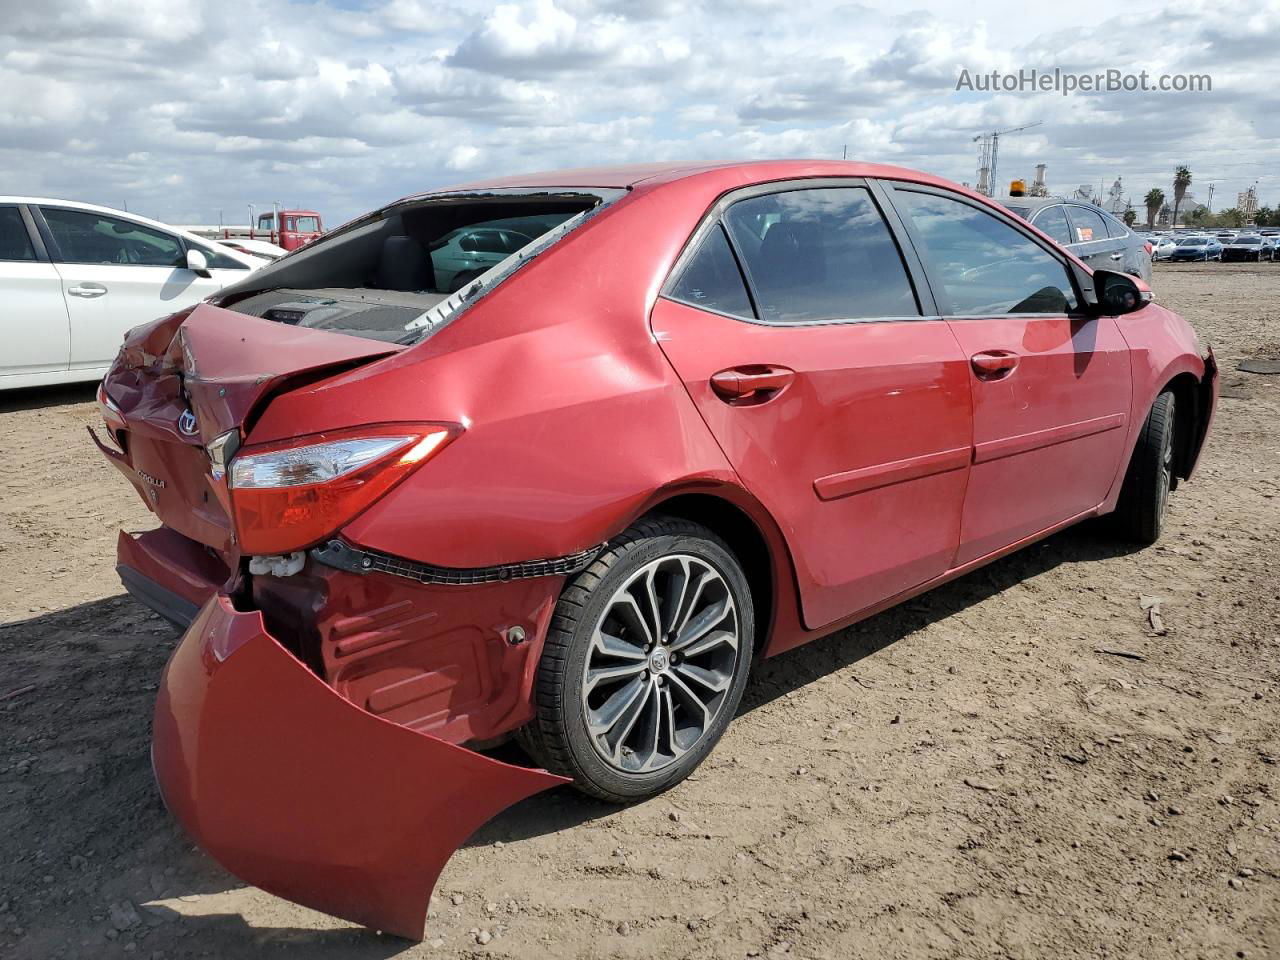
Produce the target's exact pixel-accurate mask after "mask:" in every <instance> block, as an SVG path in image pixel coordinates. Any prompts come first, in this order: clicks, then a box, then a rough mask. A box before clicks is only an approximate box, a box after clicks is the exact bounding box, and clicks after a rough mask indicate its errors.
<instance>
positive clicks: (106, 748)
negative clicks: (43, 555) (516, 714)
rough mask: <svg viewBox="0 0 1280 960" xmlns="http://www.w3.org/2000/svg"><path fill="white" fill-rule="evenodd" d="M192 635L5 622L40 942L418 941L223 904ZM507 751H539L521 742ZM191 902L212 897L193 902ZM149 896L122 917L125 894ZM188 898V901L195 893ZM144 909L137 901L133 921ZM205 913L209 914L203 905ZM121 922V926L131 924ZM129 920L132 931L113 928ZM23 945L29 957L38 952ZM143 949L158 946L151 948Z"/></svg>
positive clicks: (591, 806) (43, 945) (22, 844)
mask: <svg viewBox="0 0 1280 960" xmlns="http://www.w3.org/2000/svg"><path fill="white" fill-rule="evenodd" d="M1125 552H1129V550H1128V549H1127V548H1125V547H1124V546H1123V545H1118V544H1116V543H1114V542H1113V541H1110V540H1108V539H1107V538H1106V537H1105V536H1102V535H1100V534H1099V533H1098V531H1096V530H1095V529H1093V528H1092V527H1091V526H1089V525H1086V526H1084V527H1081V528H1076V529H1074V530H1070V531H1067V532H1065V533H1062V534H1059V535H1057V536H1055V537H1053V538H1051V539H1049V540H1047V541H1045V542H1043V543H1041V544H1039V545H1036V546H1034V547H1031V548H1029V549H1027V550H1024V551H1022V552H1020V553H1017V554H1014V555H1012V556H1010V557H1008V558H1005V559H1003V560H1000V561H998V562H996V563H994V564H992V565H990V566H988V567H986V568H984V569H982V570H979V571H975V572H974V573H971V574H969V575H967V576H965V577H963V578H962V579H960V580H957V581H954V582H953V583H950V584H947V585H945V586H942V587H940V588H938V589H936V590H934V591H932V592H930V593H928V594H925V595H923V596H922V597H919V598H917V599H915V600H912V601H910V602H908V603H906V604H904V605H902V606H900V607H897V608H894V609H892V610H890V611H887V612H885V613H882V614H880V615H878V616H876V617H873V618H871V619H869V620H866V621H864V622H862V623H860V624H857V625H855V626H853V627H850V628H848V629H846V630H843V631H840V632H839V633H837V634H834V635H832V636H830V637H826V638H823V639H821V640H818V641H816V642H814V643H811V644H808V645H807V646H805V647H802V648H800V649H797V650H795V651H792V652H790V653H787V654H784V655H782V656H780V657H777V658H775V659H773V660H770V661H765V662H763V663H760V664H758V665H757V667H756V670H755V673H754V675H753V678H752V681H751V683H750V684H749V685H748V688H747V693H746V696H745V698H744V701H743V704H742V707H741V710H740V713H746V712H749V711H752V710H756V709H759V708H760V707H762V706H765V705H766V704H768V703H770V702H772V701H773V700H775V699H777V698H778V697H781V696H784V695H786V694H787V693H789V692H791V691H794V690H797V689H800V688H802V687H804V686H805V685H806V684H808V683H810V682H811V681H813V680H815V679H817V678H819V677H821V676H824V675H826V674H829V673H831V672H832V671H835V670H840V669H843V668H846V667H849V666H851V665H853V664H856V663H858V662H859V661H861V660H863V659H865V658H867V657H869V656H872V655H873V654H875V653H876V652H878V651H880V650H883V649H885V648H886V647H888V646H890V645H892V644H893V643H895V642H897V641H898V640H899V639H901V638H903V637H905V636H907V635H909V634H911V633H913V632H914V631H916V630H918V629H920V628H921V627H923V626H925V625H927V624H929V623H931V622H934V621H938V620H941V619H944V618H946V617H949V616H951V615H953V614H956V613H959V612H961V611H963V610H965V609H966V608H968V607H970V606H971V605H973V604H975V603H978V602H980V601H981V600H983V599H985V598H987V597H989V596H991V595H992V594H994V593H997V592H999V591H1001V590H1005V589H1007V588H1008V587H1010V586H1012V585H1014V584H1017V583H1019V582H1021V581H1024V580H1026V579H1028V578H1030V577H1034V576H1037V575H1039V574H1041V573H1044V572H1046V571H1048V570H1051V569H1053V568H1054V567H1057V566H1059V565H1060V564H1064V563H1088V562H1091V561H1095V560H1101V559H1104V558H1108V557H1113V556H1116V555H1118V554H1122V553H1125ZM176 641H177V631H176V630H175V629H174V628H173V627H171V626H170V625H168V624H167V623H165V622H164V621H162V620H160V619H159V618H158V617H156V616H155V615H153V614H151V613H150V612H149V611H146V610H143V609H142V608H141V607H140V606H138V605H137V604H136V603H134V602H133V601H132V600H130V599H129V598H127V597H116V598H112V599H107V600H100V601H95V602H93V603H88V604H82V605H79V606H75V607H70V608H67V609H63V610H59V611H55V612H51V613H47V614H41V615H38V616H33V617H31V618H30V619H27V620H23V621H18V622H14V623H9V624H5V625H0V660H3V662H5V663H6V666H7V670H6V676H7V679H6V680H5V682H4V683H3V684H0V698H3V699H0V795H5V796H6V801H7V802H5V803H4V804H0V837H2V838H5V839H4V840H3V841H2V842H0V846H2V847H3V856H0V890H5V891H13V892H14V894H13V896H12V898H11V899H12V903H11V905H10V909H11V910H13V911H14V912H15V914H16V915H17V916H18V917H21V918H22V919H21V922H22V923H23V924H25V928H26V934H27V936H28V937H29V938H30V937H35V938H37V939H34V940H30V943H31V944H32V945H33V946H35V947H36V948H37V949H36V952H32V953H30V954H28V955H30V956H40V955H43V954H42V953H41V952H40V950H45V949H47V948H48V946H49V945H50V944H51V943H59V944H68V943H69V942H74V943H81V942H82V941H80V940H78V939H76V940H74V941H71V940H70V939H69V938H76V937H79V936H82V935H83V936H86V937H87V938H88V940H86V941H83V942H84V943H88V942H90V941H92V943H93V944H94V945H96V946H97V947H100V948H101V949H102V950H103V951H104V953H103V955H107V954H111V953H113V952H114V951H116V950H118V949H121V948H122V946H123V945H125V944H126V943H128V942H133V941H134V940H135V939H136V940H137V941H138V947H139V948H142V947H145V948H147V949H154V948H156V947H163V948H165V949H166V950H169V949H171V948H173V947H178V948H179V949H196V948H197V945H198V946H199V948H200V949H204V950H208V949H214V950H215V952H216V954H217V955H218V956H236V955H255V952H256V951H258V950H260V949H261V948H263V947H264V946H268V945H270V946H273V947H276V948H283V949H288V948H297V953H298V955H305V956H307V957H321V956H341V957H344V958H354V957H361V958H364V957H369V958H380V957H390V956H394V955H395V954H396V953H398V952H400V951H402V950H404V949H406V947H407V946H408V945H407V944H406V942H405V941H400V940H395V939H393V938H385V937H380V936H377V935H375V934H373V933H370V932H368V931H363V930H360V929H353V928H344V929H338V930H332V929H330V930H310V929H294V928H272V927H265V928H264V927H257V926H251V925H249V924H248V923H247V922H246V920H245V919H244V918H243V917H242V916H240V915H239V914H235V913H220V912H218V905H217V904H218V895H221V894H225V893H227V892H228V891H235V890H238V889H240V888H241V887H242V886H243V885H242V884H240V883H239V882H238V881H237V880H235V878H234V877H232V876H230V875H228V874H227V873H225V872H224V871H222V870H221V869H220V868H219V867H218V866H217V865H216V864H215V863H214V862H213V861H212V860H210V859H209V858H208V857H206V856H205V855H204V854H203V853H201V852H199V851H198V850H196V849H195V848H194V847H193V846H192V843H191V841H190V840H189V839H188V838H187V837H186V836H185V835H184V834H183V832H182V830H181V828H180V827H179V826H178V825H177V823H176V822H175V821H174V820H173V819H172V817H170V815H169V814H168V812H167V811H166V810H165V808H164V806H163V804H162V802H161V800H160V797H159V795H158V794H157V792H156V789H155V787H154V784H153V781H152V774H151V766H150V760H149V744H150V735H151V730H150V728H151V714H152V706H153V701H154V697H155V690H156V685H157V681H158V679H159V677H160V672H161V670H162V669H163V667H164V664H165V662H166V660H167V658H168V656H169V653H170V652H171V650H172V649H173V646H174V644H175V643H176ZM497 755H498V756H500V757H501V758H502V759H505V760H509V761H512V762H527V761H525V760H523V756H522V754H520V753H519V751H518V750H517V749H516V748H515V747H513V746H512V747H507V748H503V749H502V750H500V751H497ZM616 810H617V808H616V807H613V806H610V805H607V804H604V803H600V802H597V801H593V800H590V799H588V798H586V797H582V796H580V795H579V794H577V793H575V792H574V791H572V790H570V789H558V790H553V791H550V792H548V793H544V794H539V795H537V796H535V797H532V798H530V799H529V800H526V801H524V802H523V803H520V804H517V805H516V806H514V807H512V808H510V809H509V810H507V811H505V812H504V813H502V814H499V815H498V816H497V817H496V818H495V819H494V820H492V821H491V822H490V823H488V824H487V825H486V826H484V827H482V828H481V829H480V830H479V831H478V832H477V833H476V834H475V835H474V836H473V837H472V838H471V839H470V840H469V841H468V843H467V846H490V845H492V844H494V843H496V842H498V841H503V842H510V841H517V840H520V839H524V838H530V837H535V836H540V835H543V834H548V833H556V832H558V831H562V830H567V829H570V828H572V827H575V826H578V825H580V824H582V823H585V822H588V821H591V820H594V819H597V818H599V817H603V816H608V815H610V814H613V813H616ZM175 898H183V899H184V900H187V901H191V902H198V901H199V900H206V898H208V899H207V901H206V903H207V909H208V910H209V911H211V912H208V913H205V909H206V907H204V906H202V907H201V908H199V909H198V910H182V911H181V913H182V914H183V916H182V917H181V918H179V916H178V912H177V911H175V910H173V909H171V908H169V907H166V906H164V905H163V902H164V901H169V902H170V903H172V902H173V901H174V899H175ZM125 902H127V903H128V904H131V905H133V907H132V908H124V909H126V917H125V919H124V920H119V918H118V911H119V910H120V909H121V908H120V906H119V905H120V904H121V903H125ZM184 906H186V904H184ZM128 909H136V912H137V918H138V919H137V921H136V922H130V918H129V917H128V915H127V910H128ZM193 913H199V914H203V915H197V916H193V915H192V914H193ZM118 920H119V922H117V921H118ZM121 923H124V924H125V925H124V927H123V929H121V930H119V931H118V935H117V937H114V938H108V939H104V938H105V937H107V934H108V932H109V931H111V930H112V929H113V924H114V926H115V927H119V926H120V924H121ZM22 945H23V941H22V940H19V948H20V949H19V951H18V953H17V955H18V956H23V955H24V954H23V953H22V950H21V947H22ZM138 955H142V956H146V955H147V953H146V952H145V951H140V952H139V954H138Z"/></svg>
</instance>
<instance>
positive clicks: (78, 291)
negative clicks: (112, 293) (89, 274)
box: [67, 283, 107, 299]
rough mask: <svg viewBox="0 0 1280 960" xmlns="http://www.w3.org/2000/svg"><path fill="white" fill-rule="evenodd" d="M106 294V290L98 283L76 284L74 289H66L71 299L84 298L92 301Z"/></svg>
mask: <svg viewBox="0 0 1280 960" xmlns="http://www.w3.org/2000/svg"><path fill="white" fill-rule="evenodd" d="M106 292H107V288H106V287H104V286H103V285H102V284H100V283H78V284H76V285H75V286H74V287H67V293H69V294H71V295H72V296H73V297H86V298H89V299H92V298H94V297H100V296H102V295H103V294H104V293H106Z"/></svg>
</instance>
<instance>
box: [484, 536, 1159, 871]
mask: <svg viewBox="0 0 1280 960" xmlns="http://www.w3.org/2000/svg"><path fill="white" fill-rule="evenodd" d="M1138 549H1140V548H1139V547H1138V546H1136V545H1133V544H1125V543H1121V542H1119V541H1117V540H1116V539H1114V538H1113V537H1111V536H1109V533H1108V531H1107V529H1106V526H1105V521H1091V522H1088V523H1084V524H1080V525H1078V526H1076V527H1072V528H1070V529H1068V530H1066V531H1063V532H1062V533H1059V534H1057V535H1055V536H1053V537H1050V538H1048V539H1046V540H1044V541H1042V542H1040V543H1038V544H1035V545H1033V546H1031V547H1028V548H1027V549H1024V550H1021V551H1019V552H1017V553H1014V554H1011V555H1010V556H1008V557H1004V558H1003V559H1001V560H997V561H995V562H994V563H992V564H990V565H988V566H986V567H983V568H981V569H979V570H975V571H973V572H972V573H969V574H967V575H965V576H963V577H961V578H959V579H957V580H954V581H952V582H951V583H948V584H944V585H943V586H940V587H938V588H936V589H934V590H931V591H929V592H928V593H925V594H922V595H921V596H919V597H916V598H915V599H913V600H910V601H908V602H906V603H904V604H901V605H900V606H897V607H893V608H891V609H889V610H886V611H885V612H883V613H880V614H877V615H876V616H874V617H871V618H869V619H867V620H864V621H862V622H861V623H857V624H855V625H854V626H852V627H847V628H845V629H844V630H840V631H838V632H837V633H833V634H831V635H830V636H827V637H822V638H821V639H819V640H815V641H813V642H812V643H808V644H806V645H805V646H803V647H799V648H797V649H795V650H792V651H789V652H787V653H784V654H781V655H780V656H777V657H774V658H772V659H769V660H764V661H761V662H760V663H757V664H756V665H755V666H754V668H753V669H752V675H751V679H750V680H749V682H748V683H747V689H746V692H745V693H744V695H743V699H742V704H741V706H740V707H739V709H738V715H739V716H741V715H743V714H745V713H749V712H751V711H752V710H757V709H759V708H760V707H763V706H765V705H767V704H769V703H771V702H773V701H774V700H776V699H778V698H779V697H783V696H786V695H787V694H788V693H791V692H793V691H795V690H798V689H800V688H802V687H804V686H805V685H806V684H808V683H811V682H812V681H814V680H817V679H818V678H820V677H823V676H826V675H827V674H830V673H833V672H834V671H837V670H841V669H844V668H846V667H849V666H852V665H853V664H855V663H857V662H858V661H860V660H863V659H865V658H867V657H870V656H872V655H873V654H875V653H877V652H879V651H880V650H883V649H885V648H886V647H889V646H891V645H892V644H894V643H896V642H897V641H898V640H901V639H902V638H903V637H906V636H908V635H910V634H912V633H914V632H915V631H917V630H919V629H921V628H922V627H925V626H927V625H928V624H930V623H932V622H935V621H938V620H943V619H946V618H947V617H950V616H952V615H953V614H957V613H960V612H962V611H963V610H965V609H966V608H968V607H971V606H973V605H974V604H976V603H980V602H981V601H983V600H985V599H986V598H988V597H990V596H992V595H993V594H996V593H1000V592H1001V591H1003V590H1006V589H1008V588H1009V587H1012V586H1013V585H1015V584H1017V583H1021V582H1022V581H1024V580H1027V579H1030V578H1031V577H1036V576H1039V575H1040V574H1042V573H1045V572H1047V571H1049V570H1052V569H1053V568H1054V567H1057V566H1059V565H1061V564H1064V563H1089V562H1092V561H1097V560H1105V559H1109V558H1111V557H1117V556H1123V555H1125V554H1128V553H1133V552H1135V551H1136V550H1138ZM495 755H498V754H495ZM500 757H501V759H504V760H509V761H510V762H515V763H521V762H523V763H529V761H528V760H527V759H524V756H523V754H521V753H520V752H519V751H518V750H516V749H515V748H514V747H512V748H510V752H506V751H505V750H504V752H503V753H502V754H500ZM617 809H618V808H617V807H615V806H612V805H610V804H607V803H603V802H600V801H597V800H593V799H591V798H589V797H584V796H582V795H581V794H579V793H577V792H576V791H574V790H572V789H569V788H564V789H559V790H552V791H549V792H547V793H541V794H537V795H536V796H533V797H530V798H529V799H528V800H525V801H523V802H522V803H519V804H517V805H515V806H514V807H510V808H509V809H507V810H506V811H504V812H503V813H500V814H498V816H497V817H495V818H494V819H493V820H491V821H490V822H489V823H488V824H487V825H485V826H484V827H481V828H480V830H478V831H477V832H476V833H475V834H474V835H473V836H472V838H471V839H470V840H469V841H468V843H467V846H488V845H490V844H492V843H494V842H496V841H503V842H510V841H516V840H520V839H524V838H527V837H531V836H538V835H540V834H545V833H555V832H557V831H560V830H567V829H570V828H572V827H575V826H577V825H578V824H581V823H585V822H587V821H589V820H595V819H597V818H599V817H604V816H608V815H610V814H612V813H615V812H616V811H617Z"/></svg>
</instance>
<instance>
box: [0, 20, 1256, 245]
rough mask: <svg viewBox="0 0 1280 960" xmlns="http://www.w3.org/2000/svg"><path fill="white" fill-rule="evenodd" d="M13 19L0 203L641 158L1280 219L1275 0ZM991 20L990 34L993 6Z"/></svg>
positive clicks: (301, 191) (144, 202)
mask: <svg viewBox="0 0 1280 960" xmlns="http://www.w3.org/2000/svg"><path fill="white" fill-rule="evenodd" d="M1123 6H1124V9H1125V10H1126V12H1125V13H1124V14H1123V15H1120V16H1116V17H1113V18H1108V17H1107V16H1106V15H1104V14H1103V11H1105V10H1106V9H1108V5H1106V4H1068V3H1060V2H1056V3H1055V2H1050V0H1017V2H1013V0H985V2H983V3H981V4H970V3H954V4H952V3H935V4H933V5H931V6H928V7H920V8H912V7H911V6H910V4H892V5H888V4H886V5H884V6H883V7H878V8H873V7H871V6H863V5H860V4H856V3H849V4H841V3H840V2H839V0H833V2H827V3H823V2H810V0H787V2H785V3H776V2H771V0H511V2H503V3H493V2H489V0H464V2H454V0H323V2H316V3H312V2H304V0H212V2H206V0H129V2H123V0H0V171H3V173H4V183H3V185H0V193H17V194H38V195H52V196H56V197H67V198H74V199H81V200H88V201H94V202H98V203H104V204H108V205H111V206H125V205H127V206H128V207H129V209H131V210H134V211H137V212H140V213H144V214H146V215H149V216H154V217H157V218H158V219H162V220H168V221H170V222H187V223H190V222H217V220H218V217H219V214H220V213H221V215H222V216H223V217H224V218H225V220H226V221H227V222H242V221H243V220H244V219H245V217H246V216H247V214H246V204H248V203H251V202H256V203H258V204H269V203H270V202H272V201H277V200H278V201H281V202H283V203H285V204H287V205H294V204H297V205H302V206H310V207H314V208H317V209H319V210H320V211H321V212H322V213H323V214H324V215H325V217H326V218H327V220H328V221H329V222H330V224H331V225H336V224H337V223H338V222H340V221H342V220H345V219H348V218H350V217H352V216H354V215H356V214H358V213H361V212H363V211H364V210H367V209H369V208H372V207H374V206H377V205H380V204H381V203H384V202H386V201H387V200H389V199H392V198H395V197H398V196H402V195H404V194H407V193H415V192H419V191H422V190H426V189H431V188H434V187H438V186H443V185H447V184H450V183H458V182H462V181H466V180H474V179H477V178H479V177H482V176H487V175H492V174H500V173H515V172H520V171H524V170H536V169H548V168H556V167H568V166H582V165H587V164H601V163H617V162H624V161H637V160H686V159H696V160H704V159H733V158H756V157H784V156H786V157H794V156H809V157H815V156H825V157H839V156H840V155H841V152H842V150H843V149H844V148H845V147H846V145H847V148H848V151H849V156H850V157H851V158H858V159H868V160H879V161H886V162H892V163H898V164H902V165H905V166H910V167H916V168H920V169H924V170H928V171H931V172H935V173H939V174H942V175H943V176H947V177H951V178H952V179H955V180H957V181H970V182H972V181H973V180H974V179H975V173H974V170H975V167H976V158H977V149H978V148H977V144H974V143H973V142H972V138H973V136H974V135H975V134H976V133H978V132H980V131H983V130H990V129H997V128H1007V127H1014V126H1018V125H1021V124H1027V123H1031V122H1033V121H1041V124H1042V125H1041V126H1038V127H1036V128H1035V129H1034V130H1030V131H1027V132H1025V133H1021V134H1016V135H1010V136H1008V137H1006V138H1005V139H1004V140H1003V141H1002V144H1001V154H1000V158H1001V163H1000V176H999V180H1000V181H1002V182H1003V181H1007V180H1008V179H1009V178H1010V177H1011V176H1014V175H1018V174H1021V175H1025V176H1028V177H1029V176H1030V174H1031V172H1032V166H1033V165H1034V164H1035V163H1037V162H1041V161H1043V162H1045V163H1047V164H1048V166H1049V183H1050V186H1051V188H1053V189H1055V191H1069V190H1071V189H1073V188H1074V187H1075V186H1076V185H1078V184H1080V183H1084V182H1091V183H1094V184H1097V183H1098V182H1099V181H1105V182H1106V183H1107V184H1108V185H1109V184H1110V183H1111V182H1112V181H1113V180H1114V179H1115V178H1116V177H1123V179H1124V183H1125V185H1126V187H1127V192H1128V193H1129V194H1130V195H1131V196H1132V198H1133V201H1134V202H1135V203H1140V198H1141V196H1142V194H1144V193H1145V192H1146V190H1147V189H1148V188H1149V187H1151V186H1156V185H1159V186H1162V187H1163V188H1164V189H1165V190H1166V192H1170V187H1169V181H1170V179H1171V176H1172V170H1173V167H1174V166H1175V164H1178V163H1185V164H1187V165H1189V166H1190V167H1191V169H1192V171H1193V174H1194V176H1195V179H1196V185H1195V186H1194V187H1193V191H1194V192H1195V193H1196V195H1197V196H1198V197H1199V198H1200V199H1202V200H1203V199H1205V197H1206V194H1207V189H1208V184H1209V182H1210V181H1216V193H1215V197H1214V204H1213V206H1214V209H1215V210H1220V209H1222V208H1224V207H1226V206H1231V205H1232V204H1233V203H1234V201H1235V195H1236V192H1237V191H1239V190H1242V189H1244V188H1246V187H1247V186H1249V185H1250V184H1252V183H1253V182H1255V181H1257V182H1258V184H1259V191H1260V193H1261V198H1262V201H1263V202H1264V203H1265V204H1268V205H1273V206H1274V205H1277V204H1280V162H1278V161H1280V42H1278V40H1280V0H1263V2H1259V3H1246V4H1243V5H1239V4H1238V5H1231V7H1230V11H1229V12H1228V11H1227V9H1226V8H1224V6H1223V4H1222V3H1221V2H1220V0H1214V2H1200V0H1175V2H1172V3H1148V2H1146V0H1129V2H1127V3H1125V4H1124V5H1123ZM975 10H980V11H981V14H980V16H979V15H978V14H975V13H974V12H973V11H975ZM1032 67H1035V68H1039V69H1041V70H1053V69H1054V68H1055V67H1056V68H1060V69H1062V70H1064V71H1074V72H1078V73H1090V74H1092V73H1097V72H1101V71H1105V70H1107V69H1108V68H1116V69H1120V70H1124V71H1131V72H1135V73H1136V72H1137V71H1139V70H1143V69H1145V70H1147V71H1149V72H1150V74H1151V75H1152V76H1153V77H1155V76H1158V75H1160V74H1175V73H1197V74H1198V73H1207V74H1210V75H1211V76H1212V86H1213V89H1212V92H1207V93H1155V92H1149V93H1138V92H1134V93H1125V92H1116V93H1102V94H1096V95H1083V94H1076V95H1074V96H1070V97H1062V96H1060V95H1059V94H1056V93H997V94H984V93H977V92H968V91H961V92H957V91H956V83H957V79H958V77H959V76H960V71H961V70H962V69H967V70H969V71H970V72H971V73H972V74H977V73H979V72H990V71H992V70H1001V71H1015V70H1018V69H1019V68H1032Z"/></svg>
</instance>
